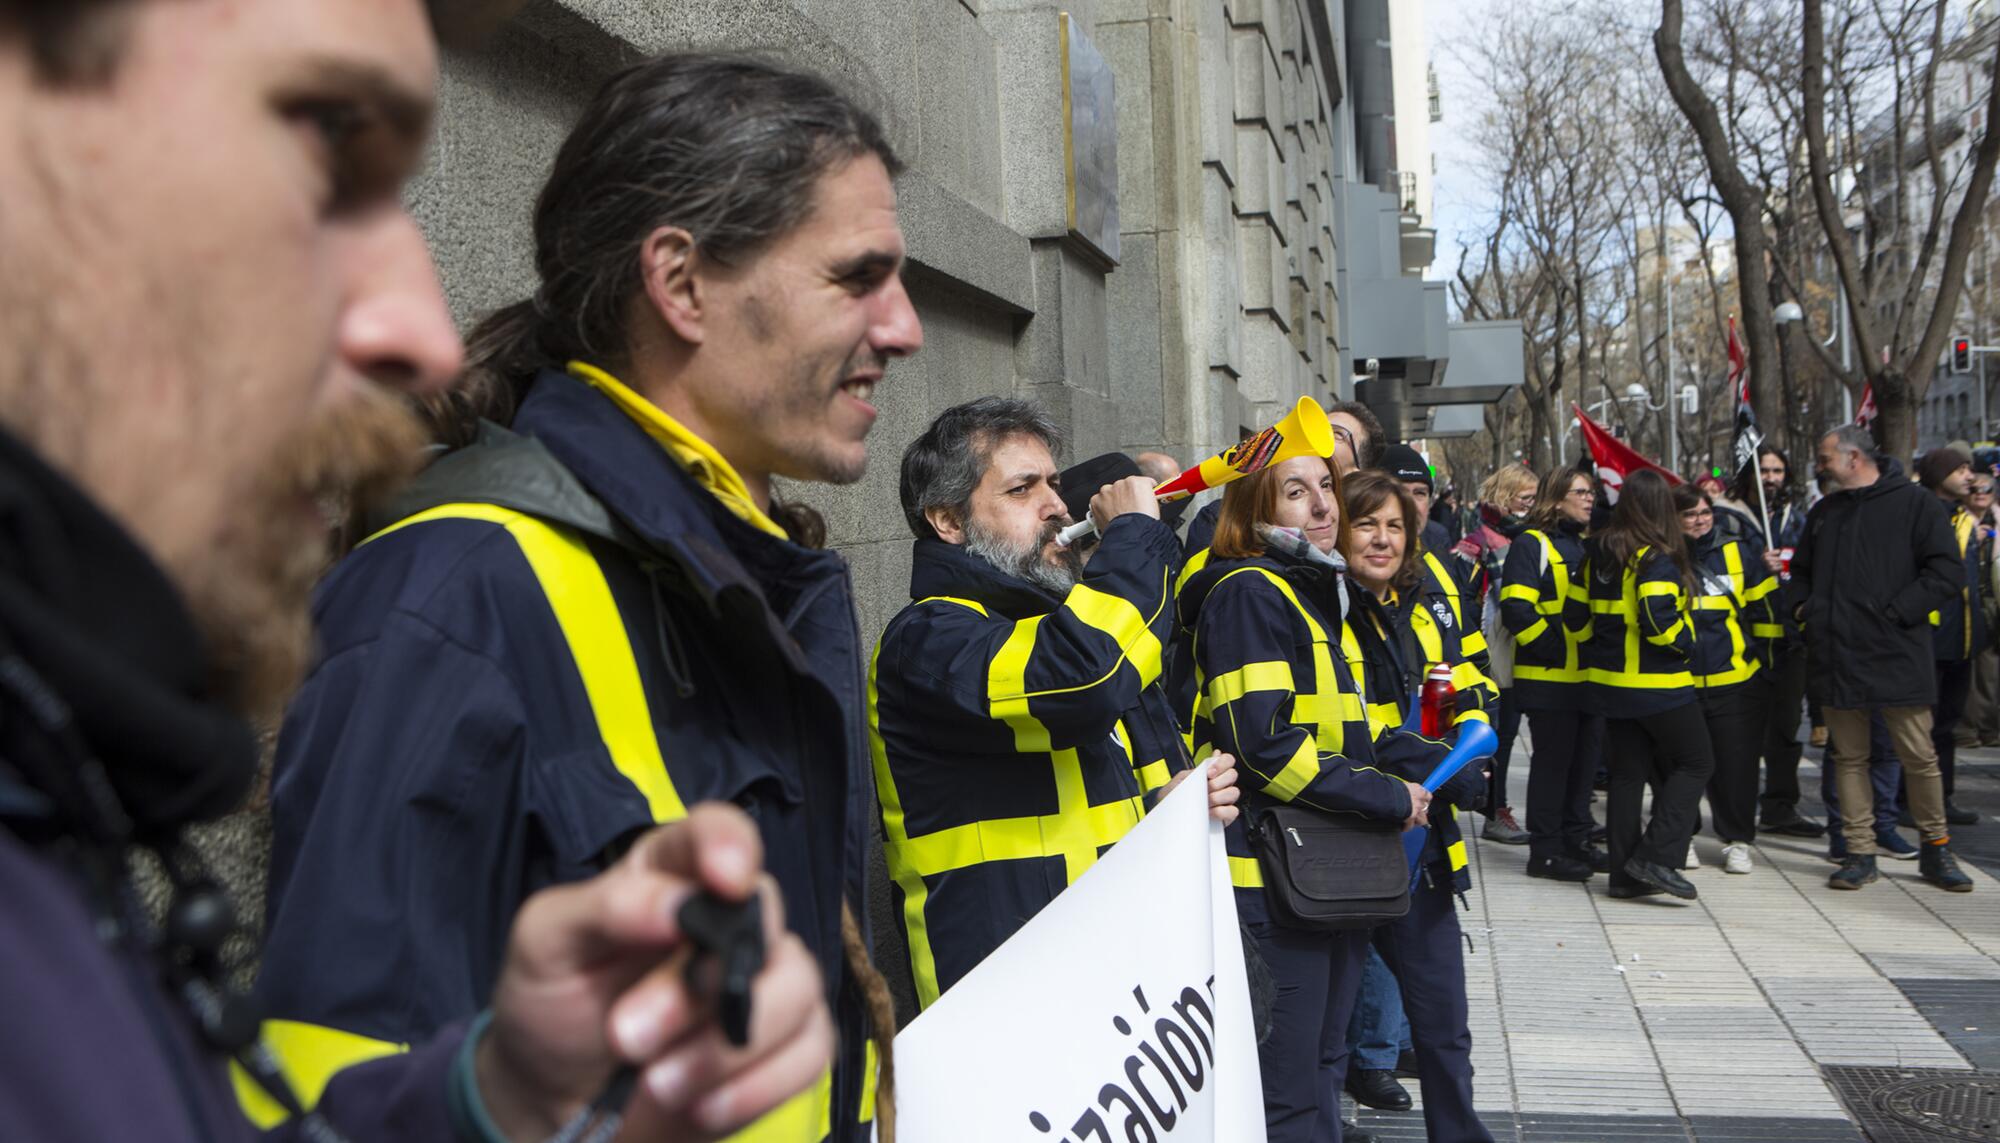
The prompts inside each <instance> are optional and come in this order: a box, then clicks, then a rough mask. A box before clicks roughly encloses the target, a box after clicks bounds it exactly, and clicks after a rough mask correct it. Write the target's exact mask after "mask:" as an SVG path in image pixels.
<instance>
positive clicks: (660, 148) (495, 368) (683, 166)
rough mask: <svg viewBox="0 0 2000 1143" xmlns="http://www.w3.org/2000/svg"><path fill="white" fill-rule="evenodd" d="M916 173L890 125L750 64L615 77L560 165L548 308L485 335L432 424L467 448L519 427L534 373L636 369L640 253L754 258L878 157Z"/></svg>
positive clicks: (823, 86) (707, 60) (671, 58)
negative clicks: (861, 164)
mask: <svg viewBox="0 0 2000 1143" xmlns="http://www.w3.org/2000/svg"><path fill="white" fill-rule="evenodd" d="M871 154H872V155H875V156H876V157H878V158H880V159H881V160H882V162H883V164H884V165H885V166H887V167H888V168H889V173H890V174H891V175H892V176H893V175H895V174H896V173H897V172H898V171H900V170H901V169H902V164H901V162H900V161H899V160H898V159H897V158H896V154H895V152H894V150H893V149H891V147H890V145H889V141H888V137H887V136H886V135H885V134H884V133H883V131H882V126H881V124H880V123H879V122H878V121H877V120H876V119H875V117H874V116H873V115H870V114H869V113H868V112H867V111H865V110H863V109H862V108H860V107H859V106H857V105H856V104H855V103H854V102H853V101H852V100H850V99H849V98H847V97H846V96H845V95H843V94H841V93H840V92H839V91H837V90H836V89H835V88H834V87H833V85H832V84H830V83H829V82H827V81H826V80H824V79H822V78H820V77H819V76H816V75H811V74H808V73H805V72H801V71H796V70H793V69H789V68H786V67H782V66H780V65H778V64H775V63H772V62H770V61H767V60H761V59H756V58H754V57H749V56H740V55H722V54H714V53H687V54H677V55H666V56H661V57H659V58H657V59H652V60H648V61H646V62H645V63H641V64H638V65H637V66H635V67H632V68H628V69H627V70H625V71H623V72H620V73H619V74H617V75H615V76H613V77H611V79H610V80H608V81H607V82H606V83H605V84H604V86H603V87H602V88H600V89H599V90H598V92H597V95H596V96H595V97H594V98H593V99H592V100H591V103H590V106H589V107H588V108H586V109H585V110H584V113H583V117H582V118H581V119H580V120H578V122H577V125H576V127H575V128H574V129H573V130H571V132H570V134H569V138H568V139H566V140H564V142H563V145H562V149H561V150H560V151H558V152H557V154H556V160H555V167H554V169H553V170H551V171H550V173H549V180H548V183H547V185H545V186H544V187H543V188H542V193H541V196H540V197H539V198H538V199H537V200H536V202H535V216H534V234H535V272H536V274H537V276H538V277H539V278H540V281H541V285H540V287H539V288H537V289H536V291H535V293H534V295H533V296H532V297H529V298H527V299H525V300H522V301H520V302H516V303H515V304H513V305H511V306H507V307H505V308H503V309H500V310H498V311H496V312H495V313H493V314H492V315H491V316H489V317H488V318H487V319H486V320H485V321H483V322H481V323H480V324H479V326H478V328H477V329H475V330H473V332H472V336H471V337H470V338H469V339H468V344H467V370H466V376H465V378H464V379H463V381H462V382H461V383H460V384H459V385H458V386H455V387H454V388H453V389H452V391H451V392H450V393H448V394H447V395H445V396H444V397H442V398H439V399H436V400H435V401H433V402H432V403H431V404H430V406H429V407H428V408H427V410H426V412H427V414H428V416H429V419H430V421H431V427H432V431H433V433H434V435H435V436H436V437H437V439H438V440H439V441H440V442H442V443H444V444H447V445H462V444H465V443H467V442H468V441H470V440H471V439H472V436H473V434H474V432H475V431H476V428H477V423H478V421H479V419H480V418H482V417H483V418H485V419H488V420H492V421H496V422H499V423H501V424H507V423H509V422H511V421H512V419H513V415H514V410H515V408H516V407H517V405H518V404H519V401H520V397H521V394H522V392H523V391H524V390H525V389H526V387H527V385H528V383H529V382H530V381H532V380H533V379H534V377H535V374H536V373H538V372H540V371H541V370H543V369H547V368H550V367H555V368H560V367H562V366H563V365H565V364H566V363H568V362H570V361H572V360H585V361H589V362H592V363H593V364H596V365H600V366H603V367H605V368H607V369H610V370H611V371H612V372H614V373H616V372H618V371H619V369H620V368H621V367H623V366H624V365H625V364H627V363H626V362H625V360H624V358H625V356H626V353H627V345H626V335H627V329H626V325H627V313H628V310H629V307H630V305H631V302H632V299H633V297H634V296H635V295H637V294H638V293H639V292H640V290H641V289H642V287H643V283H642V282H641V280H640V265H639V252H640V249H641V248H642V247H643V245H644V244H645V241H646V239H647V237H648V236H649V235H651V234H652V233H653V232H654V231H656V230H658V229H659V228H660V227H663V226H676V227H680V228H682V229H685V230H686V231H688V233H689V234H691V235H693V236H694V242H695V246H696V248H697V249H698V250H699V251H700V253H701V255H702V257H704V258H709V259H713V260H715V261H717V262H721V263H724V264H729V263H733V262H735V261H737V260H739V259H743V258H746V257H748V256H750V255H753V254H755V253H756V252H757V251H758V250H759V249H760V248H762V247H763V246H764V245H765V244H766V243H768V242H770V241H771V240H772V239H774V238H776V237H778V236H779V235H781V234H784V233H785V232H786V231H788V230H790V229H791V228H793V227H795V226H797V225H798V224H799V223H801V222H803V221H804V220H805V219H806V217H807V216H808V215H809V214H810V213H811V212H812V208H813V203H814V194H815V192H816V190H817V187H818V183H819V179H820V176H821V175H823V174H825V173H827V172H828V171H831V170H834V169H836V168H838V167H839V166H841V165H842V164H844V163H846V162H848V161H850V160H852V159H856V158H859V157H861V156H863V155H871Z"/></svg>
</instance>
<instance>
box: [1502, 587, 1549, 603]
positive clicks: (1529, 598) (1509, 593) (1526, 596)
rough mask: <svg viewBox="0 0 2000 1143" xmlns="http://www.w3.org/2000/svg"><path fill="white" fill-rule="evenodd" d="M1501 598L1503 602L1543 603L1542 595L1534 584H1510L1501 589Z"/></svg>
mask: <svg viewBox="0 0 2000 1143" xmlns="http://www.w3.org/2000/svg"><path fill="white" fill-rule="evenodd" d="M1500 598H1501V599H1502V600H1508V599H1518V600H1520V601H1521V602H1523V603H1534V604H1539V603H1541V601H1542V593H1541V592H1540V591H1538V590H1536V589H1535V586H1534V585H1533V584H1528V583H1510V584H1507V585H1506V586H1504V587H1502V588H1501V589H1500Z"/></svg>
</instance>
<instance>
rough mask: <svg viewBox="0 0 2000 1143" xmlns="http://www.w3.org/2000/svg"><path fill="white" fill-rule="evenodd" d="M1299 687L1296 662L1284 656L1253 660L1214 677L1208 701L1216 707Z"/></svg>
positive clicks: (1210, 685)
mask: <svg viewBox="0 0 2000 1143" xmlns="http://www.w3.org/2000/svg"><path fill="white" fill-rule="evenodd" d="M1296 689H1297V686H1296V684H1295V683H1294V682H1293V681H1292V665H1291V664H1290V663H1288V662H1286V661H1284V660H1283V659H1273V660H1269V661H1267V662H1262V663H1250V664H1247V665H1245V666H1242V667H1238V668H1237V669H1236V670H1233V671H1226V672H1224V673H1223V674H1220V675H1217V676H1215V677H1214V678H1213V679H1210V680H1209V682H1208V702H1209V707H1210V709H1211V710H1213V709H1216V708H1220V707H1225V706H1228V705H1229V704H1230V703H1233V702H1235V701H1236V700H1237V699H1240V698H1242V697H1243V696H1244V695H1247V694H1255V693H1257V692H1259V691H1293V690H1296Z"/></svg>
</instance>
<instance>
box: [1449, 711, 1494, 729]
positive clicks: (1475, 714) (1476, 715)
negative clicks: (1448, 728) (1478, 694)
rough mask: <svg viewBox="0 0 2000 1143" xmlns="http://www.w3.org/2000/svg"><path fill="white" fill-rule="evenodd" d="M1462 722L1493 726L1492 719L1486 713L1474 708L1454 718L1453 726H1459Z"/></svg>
mask: <svg viewBox="0 0 2000 1143" xmlns="http://www.w3.org/2000/svg"><path fill="white" fill-rule="evenodd" d="M1461 722H1483V723H1485V724H1486V725H1488V726H1491V725H1493V719H1492V717H1491V716H1490V715H1488V714H1487V713H1486V712H1485V711H1483V710H1481V709H1479V708H1478V707H1473V708H1472V709H1470V710H1466V711H1461V712H1459V714H1458V715H1457V716H1456V717H1454V718H1453V719H1452V720H1451V724H1452V725H1453V726H1457V725H1458V724H1459V723H1461Z"/></svg>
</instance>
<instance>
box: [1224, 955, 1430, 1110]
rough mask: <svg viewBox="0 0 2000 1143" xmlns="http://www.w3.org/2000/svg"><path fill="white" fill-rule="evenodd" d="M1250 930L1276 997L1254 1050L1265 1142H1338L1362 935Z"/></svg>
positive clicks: (1365, 958) (1361, 960)
mask: <svg viewBox="0 0 2000 1143" xmlns="http://www.w3.org/2000/svg"><path fill="white" fill-rule="evenodd" d="M1249 929H1250V936H1251V939H1253V940H1255V941H1256V942H1257V951H1258V952H1260V953H1262V954H1263V956H1264V961H1265V963H1266V964H1268V965H1269V966H1270V968H1271V976H1272V978H1273V979H1274V980H1275V981H1276V983H1277V990H1278V994H1277V999H1276V1002H1275V1003H1274V1004H1273V1005H1272V1007H1271V1034H1270V1035H1269V1036H1266V1037H1265V1038H1264V1042H1263V1043H1261V1044H1259V1045H1257V1066H1258V1068H1259V1070H1260V1071H1261V1072H1262V1073H1263V1079H1264V1135H1265V1138H1266V1139H1268V1140H1269V1141H1270V1143H1340V1089H1341V1086H1342V1085H1343V1084H1345V1083H1346V1082H1347V1021H1348V1018H1349V1017H1351V1016H1352V1015H1353V1014H1354V996H1355V994H1356V993H1357V992H1359V991H1360V989H1361V969H1362V966H1364V965H1365V964H1367V962H1368V932H1367V930H1365V929H1354V930H1351V931H1348V932H1340V933H1306V932H1300V931H1298V930H1296V929H1288V928H1285V927H1284V926H1282V925H1272V924H1261V925H1251V926H1249ZM1406 995H1407V994H1406ZM1322 1052H1324V1053H1325V1059H1324V1061H1322V1058H1321V1057H1322ZM1323 1069H1324V1070H1323Z"/></svg>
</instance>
